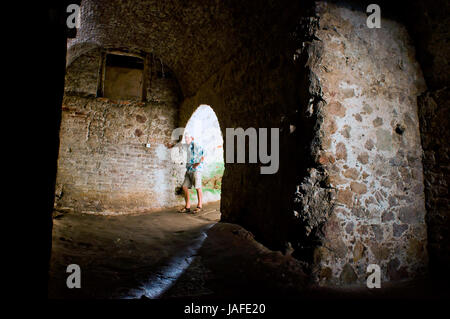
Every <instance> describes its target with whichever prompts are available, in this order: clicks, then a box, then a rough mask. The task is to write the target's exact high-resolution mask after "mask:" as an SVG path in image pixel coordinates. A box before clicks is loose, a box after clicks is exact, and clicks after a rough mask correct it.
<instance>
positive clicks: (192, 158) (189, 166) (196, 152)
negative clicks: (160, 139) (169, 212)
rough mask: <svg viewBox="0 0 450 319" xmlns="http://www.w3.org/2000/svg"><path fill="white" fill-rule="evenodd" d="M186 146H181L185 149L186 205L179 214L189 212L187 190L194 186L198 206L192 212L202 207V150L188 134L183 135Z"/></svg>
mask: <svg viewBox="0 0 450 319" xmlns="http://www.w3.org/2000/svg"><path fill="white" fill-rule="evenodd" d="M185 142H186V144H181V145H182V146H183V147H185V148H186V152H187V160H186V174H185V175H184V182H183V192H184V199H185V201H186V205H185V206H184V207H183V208H182V209H180V210H179V212H180V213H189V212H190V211H191V202H190V197H189V189H190V188H191V187H192V186H194V187H195V190H196V191H197V198H198V204H197V207H196V208H195V209H194V210H193V211H192V212H193V213H198V212H199V211H201V210H202V207H203V202H202V201H203V193H202V169H203V161H204V160H205V156H204V150H203V148H202V147H201V146H200V145H199V144H198V143H195V142H194V137H193V136H191V135H190V134H189V133H185ZM173 146H174V145H173V144H169V145H167V147H168V148H172V147H173Z"/></svg>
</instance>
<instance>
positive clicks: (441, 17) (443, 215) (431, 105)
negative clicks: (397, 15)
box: [408, 0, 450, 281]
mask: <svg viewBox="0 0 450 319" xmlns="http://www.w3.org/2000/svg"><path fill="white" fill-rule="evenodd" d="M449 11H450V3H449V2H448V1H445V0H438V1H434V2H433V5H432V6H431V5H430V4H429V3H428V2H427V1H424V0H420V1H415V3H414V6H413V7H412V10H411V13H410V14H409V15H408V17H409V21H408V22H409V26H410V30H411V35H412V37H413V39H414V43H415V45H416V48H417V56H418V60H419V62H420V65H421V67H422V70H423V73H424V77H425V80H426V82H427V86H428V90H427V91H426V92H424V93H423V94H422V95H421V96H420V97H419V119H420V130H421V138H422V147H423V150H424V161H423V166H424V179H425V198H426V208H427V216H426V220H427V226H428V250H429V255H430V270H431V271H432V274H433V275H435V277H436V278H438V280H439V281H442V280H443V278H444V277H445V278H447V280H449V279H450V276H449V274H448V268H449V267H450V216H449V214H450V200H449V191H448V189H449V185H450V171H449V170H450V155H449V151H450V146H449V141H450V136H449V129H448V128H449V126H450V122H449V119H450V116H449V112H450V99H449V97H450V47H449V46H448V43H447V42H448V38H449V32H450V31H449V28H448V26H449V24H450V17H449Z"/></svg>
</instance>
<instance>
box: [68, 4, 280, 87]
mask: <svg viewBox="0 0 450 319" xmlns="http://www.w3.org/2000/svg"><path fill="white" fill-rule="evenodd" d="M282 2H283V1H281V2H280V1H278V2H277V1H240V0H239V1H236V0H231V1H219V0H214V1H208V0H206V1H205V0H190V1H185V0H164V1H161V0H145V1H132V0H108V1H106V0H83V1H82V3H81V28H80V29H79V30H78V32H77V37H76V38H75V39H73V40H70V42H69V47H68V64H70V63H71V62H72V61H73V60H74V59H75V58H76V57H78V56H79V55H81V54H83V53H84V52H86V51H88V50H90V49H92V48H94V47H97V46H101V47H104V48H126V49H128V50H141V51H145V52H152V53H153V54H155V55H156V56H158V57H160V58H161V59H162V60H163V62H164V63H165V64H166V65H168V66H169V67H170V68H171V69H172V70H173V71H174V72H175V74H176V76H177V78H178V81H179V82H180V85H181V88H182V90H183V94H184V95H185V96H189V95H192V94H194V93H195V92H196V90H197V88H198V87H199V86H200V85H201V84H202V83H203V82H204V81H206V80H207V79H208V78H209V77H210V76H211V75H212V74H214V72H215V71H217V70H218V69H219V68H220V67H221V66H223V65H224V64H225V63H226V62H227V61H228V60H229V59H230V58H232V57H233V55H236V54H239V51H240V49H241V48H242V46H244V45H245V46H248V45H249V44H250V42H256V41H261V39H264V37H265V36H266V34H265V33H266V31H267V30H270V29H271V26H272V25H273V24H276V23H277V22H279V21H280V19H281V20H282V19H283V18H282V12H283V11H285V10H286V8H285V7H284V5H283V3H282Z"/></svg>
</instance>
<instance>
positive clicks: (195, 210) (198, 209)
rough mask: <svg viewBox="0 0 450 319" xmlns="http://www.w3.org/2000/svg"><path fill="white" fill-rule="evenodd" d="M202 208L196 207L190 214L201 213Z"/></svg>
mask: <svg viewBox="0 0 450 319" xmlns="http://www.w3.org/2000/svg"><path fill="white" fill-rule="evenodd" d="M202 209H203V208H202V207H198V206H197V207H196V208H195V209H194V210H193V211H192V212H193V213H194V214H195V213H198V212H199V211H201V210H202Z"/></svg>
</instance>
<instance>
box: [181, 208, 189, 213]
mask: <svg viewBox="0 0 450 319" xmlns="http://www.w3.org/2000/svg"><path fill="white" fill-rule="evenodd" d="M190 211H191V209H190V208H187V207H183V208H182V209H180V210H179V211H178V212H179V213H189V212H190Z"/></svg>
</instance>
